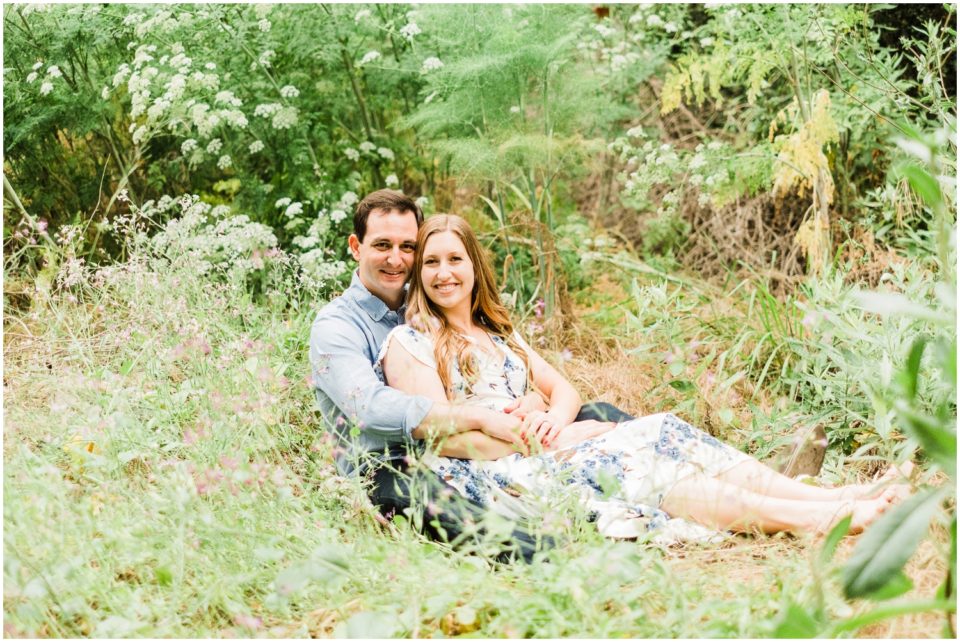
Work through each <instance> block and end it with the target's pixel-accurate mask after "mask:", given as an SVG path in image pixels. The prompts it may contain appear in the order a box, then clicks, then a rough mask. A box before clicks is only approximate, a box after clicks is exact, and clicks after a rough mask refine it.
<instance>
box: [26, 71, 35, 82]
mask: <svg viewBox="0 0 960 642" xmlns="http://www.w3.org/2000/svg"><path fill="white" fill-rule="evenodd" d="M36 79H37V72H35V71H31V72H30V73H29V74H27V82H33V81H34V80H36Z"/></svg>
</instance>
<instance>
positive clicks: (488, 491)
mask: <svg viewBox="0 0 960 642" xmlns="http://www.w3.org/2000/svg"><path fill="white" fill-rule="evenodd" d="M394 336H395V337H396V338H397V339H398V340H400V341H401V343H402V344H403V345H404V347H405V348H406V349H407V350H408V351H409V352H410V353H411V354H412V355H413V356H414V357H415V358H417V359H419V360H420V361H422V362H423V363H425V364H427V365H429V366H431V367H433V368H436V361H435V359H434V355H433V342H432V340H431V339H430V338H429V337H428V336H426V335H424V334H422V333H420V332H417V331H416V330H414V329H413V328H410V327H409V326H400V327H398V328H396V329H395V330H394V331H393V332H392V333H391V335H390V336H388V338H387V340H386V341H385V342H384V347H383V351H382V352H381V357H380V358H381V359H382V358H383V355H384V354H385V352H386V348H387V345H388V344H389V343H390V340H391V338H392V337H394ZM490 338H491V339H492V341H493V343H494V345H495V346H496V347H497V348H498V349H499V351H500V352H501V353H502V356H503V358H502V360H501V359H499V358H497V357H496V356H495V355H492V354H490V353H489V352H488V351H486V350H479V349H478V350H476V351H475V352H474V354H475V355H476V358H477V359H478V365H479V368H478V371H479V374H478V377H477V380H476V381H475V382H474V383H473V384H472V385H469V386H468V385H467V383H466V381H465V379H464V377H463V376H462V374H461V372H460V369H459V367H458V366H457V364H456V362H453V363H451V364H450V379H451V383H452V390H453V398H454V399H455V400H459V401H460V402H462V403H465V404H470V405H481V406H484V407H487V408H492V409H495V410H499V409H502V408H503V407H504V406H505V405H506V404H508V403H510V401H512V400H514V399H516V398H518V397H519V396H521V395H522V394H524V393H525V392H526V385H527V372H526V366H525V365H524V363H523V361H522V360H521V359H520V358H519V357H518V356H517V355H516V354H514V352H513V351H512V350H511V349H510V347H509V346H508V345H507V342H506V341H505V340H504V339H503V338H502V337H499V336H497V335H490ZM515 339H516V340H517V342H518V343H519V344H520V345H521V346H523V347H524V348H525V349H529V348H528V347H527V346H526V344H525V343H523V340H522V339H521V338H520V337H519V335H515ZM745 459H746V455H744V454H743V453H741V452H739V451H737V450H736V449H734V448H731V447H730V446H728V445H726V444H723V443H722V442H720V441H718V440H717V439H715V438H714V437H712V436H710V435H708V434H707V433H705V432H703V431H701V430H698V429H697V428H694V427H693V426H691V425H690V424H688V423H687V422H685V421H683V420H681V419H680V418H678V417H676V416H675V415H672V414H660V415H651V416H647V417H641V418H638V419H634V420H631V421H627V422H624V423H621V424H618V425H617V426H616V427H615V428H614V429H613V430H611V431H609V432H607V433H604V434H602V435H600V436H599V437H595V438H593V439H590V440H587V441H584V442H582V443H579V444H576V445H575V446H572V447H570V448H568V449H566V450H564V451H561V452H559V453H557V452H554V453H545V454H540V455H533V456H530V457H523V456H521V455H520V454H518V453H515V454H512V455H508V456H506V457H503V458H501V459H497V460H493V461H481V460H471V459H456V458H453V457H439V456H436V455H432V454H429V453H428V454H427V455H425V457H424V461H425V462H426V463H427V464H428V465H429V466H430V468H431V469H433V470H434V472H436V473H437V474H438V475H439V476H440V477H441V478H442V479H444V480H445V481H446V482H448V483H449V484H450V485H451V486H453V487H454V488H456V489H457V490H458V491H459V492H460V493H461V494H463V495H464V496H466V497H468V498H470V499H471V500H473V501H475V502H477V503H478V504H480V505H483V506H486V507H487V508H489V509H490V510H494V511H498V512H502V513H503V514H505V515H507V516H511V517H516V516H518V513H517V511H518V510H525V509H524V508H523V507H524V506H529V507H531V508H530V513H533V512H535V511H537V510H540V509H542V507H543V505H544V504H545V503H550V501H551V500H552V499H556V498H557V496H558V494H563V493H567V492H571V493H574V495H575V496H577V497H579V500H580V502H581V504H582V505H583V506H584V508H585V509H586V511H587V513H588V514H589V515H591V517H595V518H596V521H597V523H598V528H599V529H600V531H601V532H602V533H604V534H605V535H609V536H611V537H637V536H639V534H640V533H643V532H650V533H653V534H655V537H654V539H655V541H662V542H664V543H666V542H671V541H678V540H684V539H695V540H709V539H714V538H716V537H717V536H718V534H717V533H716V531H712V530H710V529H707V528H705V527H702V526H699V525H697V524H693V523H691V522H686V521H685V520H681V519H674V518H671V517H670V516H669V515H668V514H667V513H666V512H664V511H663V510H662V509H660V508H659V506H660V503H661V502H662V501H663V498H664V496H665V495H666V494H667V493H669V491H670V489H671V488H672V487H673V485H674V484H676V483H677V482H678V481H680V480H682V479H683V478H685V477H687V476H689V475H692V474H697V473H703V474H708V475H715V474H719V473H720V472H722V471H723V470H726V469H728V468H730V467H732V466H734V465H736V464H738V463H740V462H741V461H743V460H745ZM605 480H615V481H616V482H617V484H618V485H619V488H616V489H610V488H609V484H608V488H607V489H606V490H605V489H604V482H605ZM607 491H612V492H609V493H608V492H607ZM518 507H519V508H518ZM537 507H540V508H539V509H538V508H537ZM530 513H528V514H530ZM658 538H659V539H658Z"/></svg>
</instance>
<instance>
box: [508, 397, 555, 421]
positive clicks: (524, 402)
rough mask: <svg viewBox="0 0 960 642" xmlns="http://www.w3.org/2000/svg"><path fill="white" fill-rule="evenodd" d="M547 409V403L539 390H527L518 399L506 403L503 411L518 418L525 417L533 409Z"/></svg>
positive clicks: (542, 410) (541, 410)
mask: <svg viewBox="0 0 960 642" xmlns="http://www.w3.org/2000/svg"><path fill="white" fill-rule="evenodd" d="M546 409H547V403H546V402H545V401H544V400H543V396H542V395H541V394H540V393H539V392H528V393H527V394H525V395H523V396H522V397H520V398H519V399H514V400H513V401H511V402H510V403H509V404H507V405H506V406H505V407H504V409H503V411H504V412H505V413H508V414H511V415H516V416H517V418H518V419H523V418H525V417H526V416H527V415H528V414H529V413H531V412H534V411H540V412H544V411H545V410H546Z"/></svg>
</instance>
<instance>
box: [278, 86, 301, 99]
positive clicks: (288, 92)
mask: <svg viewBox="0 0 960 642" xmlns="http://www.w3.org/2000/svg"><path fill="white" fill-rule="evenodd" d="M280 95H281V96H283V97H284V98H296V97H297V96H299V95H300V90H299V89H297V88H296V87H294V86H293V85H284V86H283V87H281V88H280Z"/></svg>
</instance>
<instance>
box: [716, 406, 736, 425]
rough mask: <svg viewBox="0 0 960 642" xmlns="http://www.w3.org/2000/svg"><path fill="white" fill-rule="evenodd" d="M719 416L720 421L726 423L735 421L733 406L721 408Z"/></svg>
mask: <svg viewBox="0 0 960 642" xmlns="http://www.w3.org/2000/svg"><path fill="white" fill-rule="evenodd" d="M717 416H719V417H720V421H722V422H723V423H725V424H730V423H733V419H734V414H733V408H721V410H720V412H718V413H717Z"/></svg>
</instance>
